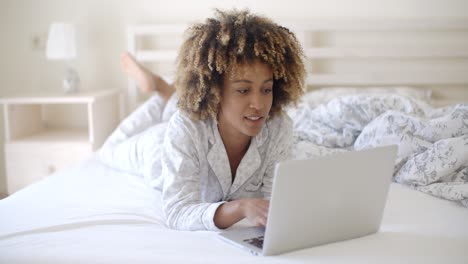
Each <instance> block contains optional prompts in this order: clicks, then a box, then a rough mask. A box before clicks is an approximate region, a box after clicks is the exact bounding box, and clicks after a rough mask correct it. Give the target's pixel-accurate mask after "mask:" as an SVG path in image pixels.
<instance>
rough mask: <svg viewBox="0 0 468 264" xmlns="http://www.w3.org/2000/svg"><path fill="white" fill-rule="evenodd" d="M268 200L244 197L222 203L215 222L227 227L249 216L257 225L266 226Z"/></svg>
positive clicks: (221, 227)
mask: <svg viewBox="0 0 468 264" xmlns="http://www.w3.org/2000/svg"><path fill="white" fill-rule="evenodd" d="M269 205H270V202H269V201H268V200H263V199H258V198H244V199H239V200H235V201H230V202H227V203H223V204H221V205H220V206H219V207H218V209H217V210H216V213H215V215H214V223H215V225H216V226H217V227H218V228H220V229H225V228H228V227H230V226H232V225H233V224H235V223H237V222H239V221H240V220H242V219H244V218H247V219H248V220H249V221H250V222H251V223H252V224H254V225H256V226H265V225H266V222H267V218H268V207H269Z"/></svg>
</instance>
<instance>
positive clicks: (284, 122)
mask: <svg viewBox="0 0 468 264" xmlns="http://www.w3.org/2000/svg"><path fill="white" fill-rule="evenodd" d="M267 126H268V129H269V130H270V131H272V132H274V133H275V132H276V133H281V132H282V130H292V126H293V122H292V120H291V118H290V117H289V115H288V114H287V113H286V112H281V113H278V114H277V115H275V116H274V117H272V118H270V119H268V121H267Z"/></svg>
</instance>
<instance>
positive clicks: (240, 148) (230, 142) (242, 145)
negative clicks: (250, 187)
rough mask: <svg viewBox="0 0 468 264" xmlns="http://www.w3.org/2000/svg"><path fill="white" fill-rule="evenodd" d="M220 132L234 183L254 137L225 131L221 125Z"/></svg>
mask: <svg viewBox="0 0 468 264" xmlns="http://www.w3.org/2000/svg"><path fill="white" fill-rule="evenodd" d="M218 131H219V135H220V136H221V139H222V141H223V144H224V148H225V149H226V154H227V156H228V159H229V165H230V168H231V175H232V181H233V182H234V178H235V177H236V171H237V167H239V164H240V162H241V160H242V158H243V157H244V155H245V153H247V150H248V148H249V146H250V141H251V139H252V137H249V136H246V135H242V134H236V133H233V132H232V130H229V129H223V127H222V126H219V125H218Z"/></svg>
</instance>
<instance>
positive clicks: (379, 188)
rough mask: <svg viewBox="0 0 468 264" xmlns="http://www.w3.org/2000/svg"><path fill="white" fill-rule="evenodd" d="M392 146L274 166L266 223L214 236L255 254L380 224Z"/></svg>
mask: <svg viewBox="0 0 468 264" xmlns="http://www.w3.org/2000/svg"><path fill="white" fill-rule="evenodd" d="M396 153H397V146H395V145H392V146H384V147H377V148H373V149H367V150H362V151H350V152H345V153H339V154H335V155H331V156H326V157H320V158H313V159H307V160H290V161H285V162H280V163H278V165H277V166H276V170H275V178H274V181H273V188H272V193H271V199H270V207H269V211H268V221H267V225H266V226H265V227H245V228H236V227H233V228H231V229H227V230H225V231H223V232H221V233H220V234H219V237H220V238H221V239H223V240H225V241H227V242H229V243H232V244H234V245H236V246H240V247H242V248H244V249H247V250H249V251H250V252H251V253H253V254H255V255H264V256H270V255H277V254H281V253H286V252H290V251H293V250H299V249H303V248H308V247H313V246H318V245H323V244H327V243H332V242H337V241H343V240H348V239H353V238H358V237H362V236H365V235H369V234H372V233H375V232H377V231H378V230H379V227H380V223H381V221H382V216H383V211H384V207H385V203H386V200H387V193H388V189H389V186H390V183H391V179H392V176H393V168H394V164H395V158H396Z"/></svg>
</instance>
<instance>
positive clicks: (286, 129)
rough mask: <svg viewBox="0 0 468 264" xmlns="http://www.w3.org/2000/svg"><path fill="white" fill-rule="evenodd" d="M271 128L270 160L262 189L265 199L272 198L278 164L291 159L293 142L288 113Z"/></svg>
mask: <svg viewBox="0 0 468 264" xmlns="http://www.w3.org/2000/svg"><path fill="white" fill-rule="evenodd" d="M271 126H272V127H271V128H270V129H269V131H270V132H271V133H270V134H269V137H270V138H269V140H270V144H271V151H270V152H269V154H270V158H269V162H268V167H267V169H266V171H265V175H264V177H263V186H262V188H261V192H262V194H263V197H264V198H265V199H270V196H271V189H272V187H273V177H274V174H275V168H276V164H278V162H280V161H284V160H288V159H290V158H291V149H292V140H293V138H292V136H293V135H292V134H293V125H292V120H291V118H289V116H288V115H287V114H286V113H283V114H282V115H281V116H280V117H278V119H277V120H274V121H273V122H272V125H271Z"/></svg>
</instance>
